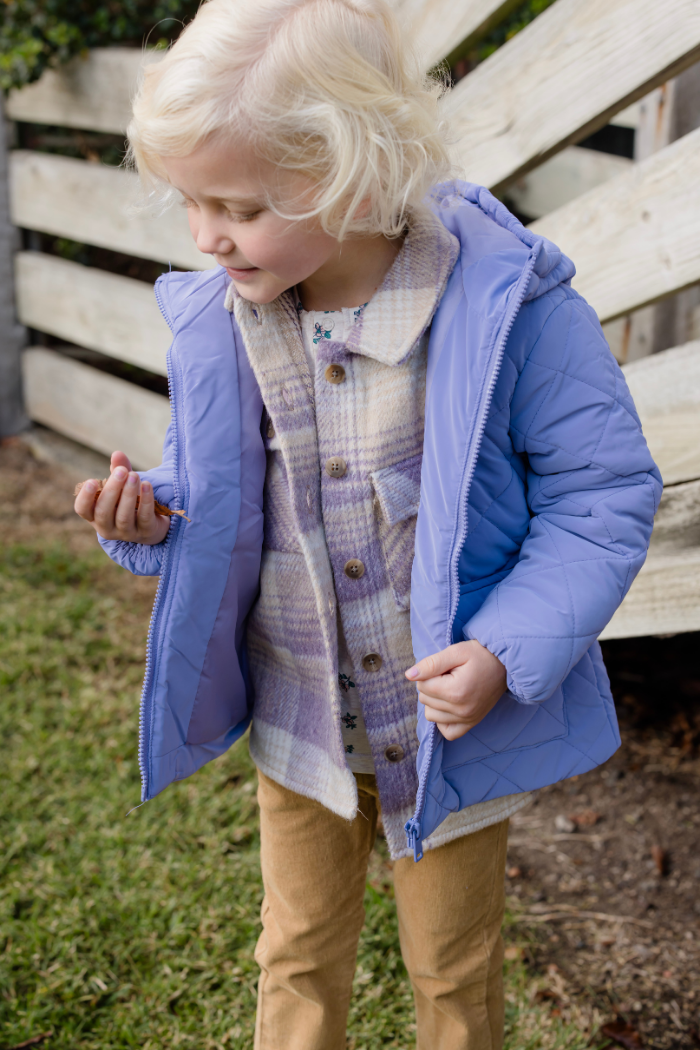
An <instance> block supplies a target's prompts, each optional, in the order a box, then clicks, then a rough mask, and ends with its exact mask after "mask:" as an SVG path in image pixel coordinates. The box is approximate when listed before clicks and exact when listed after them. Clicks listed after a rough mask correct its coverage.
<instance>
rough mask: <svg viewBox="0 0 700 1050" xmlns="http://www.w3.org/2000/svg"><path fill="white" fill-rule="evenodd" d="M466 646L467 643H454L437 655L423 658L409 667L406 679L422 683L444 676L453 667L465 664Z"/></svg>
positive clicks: (466, 656) (466, 657)
mask: <svg viewBox="0 0 700 1050" xmlns="http://www.w3.org/2000/svg"><path fill="white" fill-rule="evenodd" d="M468 645H469V643H468V642H456V643H455V644H454V645H448V647H447V648H446V649H442V650H441V651H440V652H439V653H434V654H433V655H432V656H426V657H424V659H422V660H419V661H418V663H417V664H414V665H413V667H409V669H408V670H407V671H406V677H407V678H410V679H411V681H414V682H422V681H425V680H426V679H428V678H435V677H436V676H437V675H441V674H446V673H447V671H451V670H452V669H453V668H454V667H457V666H458V665H460V664H463V663H465V662H466V660H467V659H468V652H469V650H468Z"/></svg>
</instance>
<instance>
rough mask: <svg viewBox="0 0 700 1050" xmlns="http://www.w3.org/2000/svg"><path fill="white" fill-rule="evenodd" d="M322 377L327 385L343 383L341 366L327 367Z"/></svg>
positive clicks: (343, 377) (343, 371)
mask: <svg viewBox="0 0 700 1050" xmlns="http://www.w3.org/2000/svg"><path fill="white" fill-rule="evenodd" d="M324 375H325V377H326V379H327V380H328V382H329V383H344V382H345V369H344V368H343V366H342V365H328V366H327V368H326V371H325V372H324Z"/></svg>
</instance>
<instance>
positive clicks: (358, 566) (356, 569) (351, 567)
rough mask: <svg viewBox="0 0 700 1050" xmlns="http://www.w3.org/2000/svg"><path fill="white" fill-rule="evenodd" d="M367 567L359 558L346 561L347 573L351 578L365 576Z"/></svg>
mask: <svg viewBox="0 0 700 1050" xmlns="http://www.w3.org/2000/svg"><path fill="white" fill-rule="evenodd" d="M364 574H365V567H364V564H363V563H362V562H361V561H360V559H359V558H351V559H350V561H346V562H345V575H346V576H349V577H350V579H351V580H359V578H360V576H364Z"/></svg>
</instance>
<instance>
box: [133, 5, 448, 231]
mask: <svg viewBox="0 0 700 1050" xmlns="http://www.w3.org/2000/svg"><path fill="white" fill-rule="evenodd" d="M442 90H443V85H442V84H441V83H440V82H439V80H437V79H435V78H433V79H429V78H428V77H426V76H424V75H423V74H422V73H421V71H420V67H419V65H418V62H417V59H416V57H415V55H414V54H413V53H412V51H411V49H410V48H409V47H408V45H407V43H406V42H405V40H404V39H403V36H402V33H401V29H400V27H399V24H398V22H397V20H396V18H395V17H394V15H393V13H392V12H391V10H390V8H389V7H388V4H387V3H386V2H385V0H206V2H204V3H203V4H202V6H201V7H200V9H199V12H198V14H197V16H196V18H195V19H194V20H193V21H192V22H191V23H190V24H189V25H188V26H187V27H186V29H185V30H184V31H183V33H182V34H181V36H180V37H179V39H178V40H177V41H176V43H175V44H174V45H173V47H172V48H171V49H170V50H169V51H168V53H167V54H166V56H165V57H164V58H163V59H162V61H160V62H154V63H149V64H147V65H145V66H144V70H143V79H142V83H141V87H140V89H139V92H138V94H137V96H136V99H135V101H134V114H133V119H132V121H131V123H130V125H129V128H128V132H127V134H128V137H129V143H130V157H131V160H132V163H134V164H135V166H136V167H137V168H138V171H139V173H140V175H141V177H142V180H143V181H144V183H145V184H146V186H147V187H148V188H149V190H150V191H151V193H152V194H154V195H155V196H158V195H159V194H160V196H162V197H167V196H168V192H167V189H165V188H164V183H166V182H167V179H166V176H165V172H164V170H163V165H162V163H161V161H160V158H161V157H167V156H176V157H183V156H188V155H189V154H190V153H192V152H194V151H195V150H196V149H197V148H198V147H199V146H201V145H202V144H203V143H204V142H205V141H206V140H208V139H210V138H212V137H214V136H223V137H224V138H226V137H227V136H228V137H230V138H231V139H232V140H233V141H236V140H240V138H241V136H242V137H243V139H244V141H246V143H250V144H251V145H252V146H253V148H254V150H255V151H256V154H257V155H258V156H260V157H262V158H264V159H266V160H268V161H271V162H272V163H273V164H274V165H275V166H277V167H278V168H281V169H285V170H286V171H291V172H294V173H298V174H301V175H304V176H306V177H308V178H310V179H311V180H312V181H313V183H314V185H315V187H316V191H315V193H314V194H313V203H312V205H311V206H309V204H308V201H307V202H306V203H305V205H304V206H302V202H301V201H297V202H296V203H295V202H289V201H287V202H283V203H281V202H280V201H277V200H274V194H272V195H271V200H270V206H271V207H273V208H274V210H275V211H277V212H278V214H282V215H286V216H287V217H290V218H297V219H302V218H311V217H317V218H318V220H319V221H320V223H321V226H322V227H323V229H324V230H326V232H328V233H330V234H332V235H333V236H335V237H338V239H342V238H343V237H345V236H346V235H348V234H365V235H376V234H380V233H381V234H384V235H385V236H387V237H396V236H399V235H400V234H401V233H402V231H403V230H404V229H405V227H406V225H407V224H410V223H411V221H412V219H413V218H414V217H415V216H416V214H417V213H418V212H419V211H420V209H421V208H422V207H423V206H424V205H423V201H424V198H425V196H426V194H427V193H428V191H429V190H430V188H431V186H433V185H434V184H435V183H436V182H439V181H441V180H442V179H443V178H444V177H445V176H446V175H447V173H448V163H449V162H448V156H447V150H446V146H445V144H444V142H443V139H442V135H441V130H440V125H439V122H438V117H437V102H438V99H439V97H440V95H441V93H442ZM159 186H160V191H159V190H158V187H159ZM285 208H286V210H285Z"/></svg>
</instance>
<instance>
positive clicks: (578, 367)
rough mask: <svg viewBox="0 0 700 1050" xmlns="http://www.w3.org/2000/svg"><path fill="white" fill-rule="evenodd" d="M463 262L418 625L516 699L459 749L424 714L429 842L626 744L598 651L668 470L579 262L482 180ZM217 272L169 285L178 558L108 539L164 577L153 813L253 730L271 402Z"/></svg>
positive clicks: (438, 366) (442, 320) (445, 329)
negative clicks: (473, 659)
mask: <svg viewBox="0 0 700 1050" xmlns="http://www.w3.org/2000/svg"><path fill="white" fill-rule="evenodd" d="M434 208H435V211H436V214H437V215H438V216H439V217H440V219H441V220H442V221H443V222H444V224H445V225H446V226H447V228H448V229H449V230H450V232H451V233H453V234H454V235H455V236H456V237H457V238H458V239H459V241H460V244H461V254H460V257H459V259H458V261H457V264H456V266H455V268H454V270H453V272H452V275H451V277H450V280H449V283H448V286H447V289H446V291H445V294H444V296H443V299H442V301H441V303H440V306H439V307H438V310H437V313H436V315H435V318H434V321H433V325H432V329H431V336H430V345H429V351H428V386H427V395H426V428H425V443H424V455H423V465H422V475H421V500H420V509H419V512H418V522H417V530H416V556H415V561H414V566H413V577H412V588H411V630H412V635H413V646H414V652H415V655H416V658H417V659H421V658H422V657H424V656H427V655H430V654H431V653H434V652H437V651H438V650H440V649H442V648H444V647H445V646H447V645H449V644H450V643H451V642H452V641H457V640H460V639H463V638H475V639H477V640H478V641H479V642H481V644H482V645H485V646H486V647H487V648H488V649H489V650H490V651H491V652H493V653H494V654H495V655H496V656H498V658H499V659H500V660H501V661H502V663H503V664H504V665H505V667H506V669H507V672H508V692H507V693H505V694H504V695H503V697H501V699H500V700H499V702H498V703H497V704H496V706H495V707H494V708H493V710H492V711H491V712H490V714H489V715H488V716H487V717H486V718H485V719H484V720H483V721H482V722H481V723H479V725H478V726H476V727H475V728H474V729H473V730H471V731H470V732H469V733H467V734H466V735H465V736H463V737H461V738H460V739H459V740H455V741H451V742H448V741H445V740H444V739H443V737H442V736H441V735H440V734H439V733H438V732H437V731H436V729H435V726H434V725H432V724H430V723H428V722H426V720H425V718H424V715H423V709H422V705H420V704H419V705H418V706H419V717H418V735H419V739H420V748H419V753H418V773H419V787H418V796H417V802H416V812H415V815H414V817H413V818H412V820H410V821H409V822H408V824H407V826H406V830H407V835H408V841H409V843H410V845H411V846H412V847H413V848H414V851H415V856H416V858H417V859H419V858H420V856H421V855H422V852H421V842H422V839H423V838H425V837H426V836H427V835H429V834H430V833H431V832H433V831H434V830H435V829H436V828H437V827H438V826H439V825H440V823H441V822H442V821H443V820H444V819H445V817H447V815H448V814H449V813H451V812H453V811H455V810H458V809H462V808H463V807H465V806H469V805H471V804H473V803H475V802H479V801H482V800H486V799H491V798H498V797H499V796H502V795H507V794H511V793H513V792H519V791H526V790H531V789H533V788H537V787H541V786H543V785H545V784H551V783H553V782H555V781H557V780H560V779H562V778H565V777H569V776H573V775H574V774H577V773H582V772H584V771H586V770H588V769H591V768H593V767H594V766H596V765H598V764H599V763H601V762H603V761H605V760H606V759H607V758H609V756H610V755H611V754H612V753H613V751H614V750H615V749H616V748H617V747H618V745H619V733H618V729H617V721H616V718H615V712H614V708H613V703H612V697H611V694H610V689H609V684H608V679H607V675H606V672H605V668H604V666H603V661H602V658H601V654H600V647H599V645H598V643H597V641H596V639H597V637H598V635H599V634H600V632H601V631H602V630H603V628H604V627H605V625H606V624H607V622H608V621H609V620H610V618H611V617H612V615H613V613H614V612H615V610H616V609H617V607H618V606H619V604H620V602H621V601H622V599H623V598H624V596H625V594H626V593H627V591H628V589H629V587H630V584H631V583H632V580H633V579H634V577H635V575H636V574H637V572H638V571H639V569H640V567H641V565H642V563H643V562H644V558H645V556H646V550H647V546H648V543H649V537H650V535H651V529H652V523H653V517H654V513H655V511H656V508H657V506H658V501H659V498H660V495H661V487H662V483H661V477H660V475H659V471H658V469H657V468H656V466H655V465H654V463H653V461H652V459H651V456H650V454H649V450H648V448H647V446H646V443H645V441H644V438H643V436H642V433H641V428H640V424H639V419H638V417H637V414H636V412H635V409H634V405H633V403H632V399H631V397H630V394H629V392H628V390H627V386H626V384H625V380H624V378H623V376H622V373H621V371H620V369H619V368H618V366H617V364H616V363H615V361H614V359H613V357H612V355H611V354H610V351H609V349H608V347H607V344H606V342H605V339H604V337H603V334H602V331H601V329H600V325H599V323H598V320H597V318H596V316H595V313H594V311H593V310H592V309H591V308H590V307H589V306H588V305H587V304H586V302H585V301H584V300H583V299H582V298H581V297H580V296H579V295H578V294H577V293H576V292H574V291H573V290H572V288H571V287H570V281H571V278H572V276H573V274H574V272H575V271H574V267H573V264H572V263H571V262H570V260H569V259H567V258H566V256H564V255H562V253H561V252H559V251H558V249H557V248H555V246H554V245H552V244H551V243H550V242H548V241H545V240H544V239H542V238H540V237H537V236H535V235H534V234H533V233H531V232H530V231H529V230H527V229H525V228H524V227H523V226H522V225H521V224H520V223H519V222H518V221H517V220H516V219H515V218H514V217H513V216H512V215H510V213H509V212H508V211H507V209H506V208H505V207H504V206H503V205H502V204H500V203H499V202H498V201H496V200H495V198H494V197H493V196H492V195H491V194H490V193H489V192H488V191H486V190H484V189H483V188H481V187H478V186H473V185H469V184H463V183H459V184H455V185H451V186H449V187H444V188H443V191H442V192H441V193H439V194H438V195H436V197H435V200H434ZM227 283H228V278H227V275H226V273H225V271H223V270H221V269H218V270H214V271H208V272H206V273H193V274H181V273H173V274H168V275H166V276H164V277H162V278H160V279H159V281H158V285H157V296H158V300H159V303H160V304H161V308H162V310H163V313H164V315H165V317H166V320H167V321H168V323H169V324H170V326H171V328H172V329H173V332H174V341H173V345H172V347H171V350H170V352H169V357H168V373H169V380H170V390H171V404H172V423H171V426H170V428H169V431H168V435H167V437H166V442H165V452H164V460H163V464H162V465H161V466H160V467H158V468H156V469H155V470H152V471H148V472H146V474H145V475H144V476H145V477H148V478H150V480H151V481H152V482H153V486H154V490H155V495H156V498H157V499H159V500H160V501H161V502H165V503H168V504H170V505H171V506H173V507H177V508H182V509H184V510H185V511H186V513H187V514H188V515H189V517H191V518H192V523H191V524H185V523H183V522H181V521H180V520H179V519H175V520H174V522H173V525H172V526H171V529H170V532H169V534H168V536H167V538H166V540H165V541H164V542H163V543H162V544H160V545H158V546H156V547H144V546H141V545H139V544H127V543H119V542H116V541H101V542H102V544H103V546H104V547H105V549H106V550H107V551H108V553H109V554H110V556H111V557H112V558H114V559H115V560H116V561H117V562H119V564H121V565H123V566H125V567H126V568H128V569H130V570H131V571H132V572H135V573H139V574H144V575H160V584H159V588H158V594H157V597H156V602H155V607H154V612H153V617H152V622H151V627H150V631H149V638H148V656H147V667H146V676H145V681H144V688H143V698H142V709H141V733H140V746H139V756H140V764H141V772H142V779H143V798H144V799H148V798H152V797H153V796H154V795H156V794H157V793H158V792H159V791H162V790H163V788H164V787H166V786H167V785H168V784H169V783H170V782H172V781H173V780H176V779H182V778H183V777H187V776H189V775H190V774H191V773H193V772H194V771H195V770H196V769H198V768H199V767H200V766H202V765H203V764H204V763H205V762H207V761H209V760H210V759H212V758H215V757H216V756H217V755H219V754H221V753H222V752H223V751H225V750H226V749H227V748H228V747H230V746H231V744H232V743H233V742H234V741H235V740H236V739H238V738H239V737H240V736H241V734H242V733H243V732H244V731H245V729H246V727H247V725H248V724H249V721H250V717H251V711H252V705H253V703H254V697H253V696H252V690H251V687H250V682H249V678H248V675H247V673H246V654H245V618H246V616H247V614H248V612H249V610H250V608H251V606H252V604H253V602H254V601H255V598H256V595H257V586H258V571H259V565H260V552H261V545H262V489H263V480H264V472H265V453H264V449H263V444H262V439H261V436H260V419H261V411H262V403H261V399H260V393H259V391H258V389H257V385H256V383H255V379H254V377H253V374H252V371H251V369H250V365H249V364H248V361H247V357H246V354H245V349H244V347H243V343H242V339H241V336H240V332H239V331H238V329H237V327H236V324H235V321H234V320H233V318H232V315H231V314H230V313H228V311H227V310H226V309H225V308H224V293H225V288H226V284H227Z"/></svg>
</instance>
